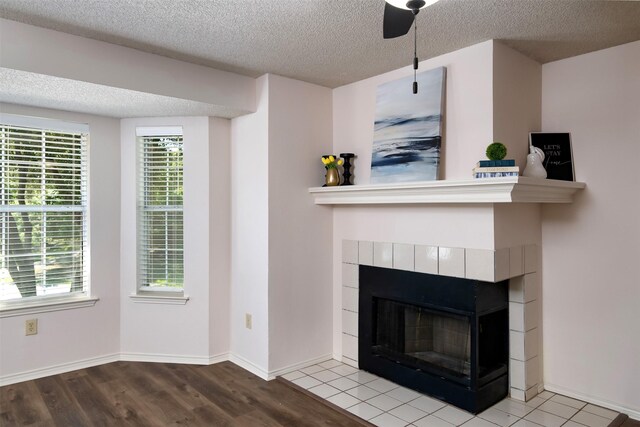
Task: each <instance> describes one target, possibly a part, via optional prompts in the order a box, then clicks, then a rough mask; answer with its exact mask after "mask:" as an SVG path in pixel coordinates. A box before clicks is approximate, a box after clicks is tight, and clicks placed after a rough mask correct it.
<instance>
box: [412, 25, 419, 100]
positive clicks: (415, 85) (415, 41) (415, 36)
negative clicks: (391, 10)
mask: <svg viewBox="0 0 640 427" xmlns="http://www.w3.org/2000/svg"><path fill="white" fill-rule="evenodd" d="M416 18H417V16H416ZM417 70H418V20H417V19H414V20H413V93H414V94H417V93H418V80H417V78H416V73H417Z"/></svg>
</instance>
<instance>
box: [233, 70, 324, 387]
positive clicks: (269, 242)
mask: <svg viewBox="0 0 640 427" xmlns="http://www.w3.org/2000/svg"><path fill="white" fill-rule="evenodd" d="M257 86H258V109H257V112H256V113H254V114H252V115H248V116H244V117H239V118H236V119H233V120H232V125H231V129H232V150H231V152H232V154H231V158H232V166H231V170H232V173H231V174H232V196H231V197H232V218H233V219H232V244H231V245H232V261H231V262H232V290H231V299H232V308H231V353H232V354H231V360H233V361H235V362H236V363H238V364H240V365H241V366H244V367H246V368H248V369H250V370H251V371H252V372H254V373H256V374H257V375H260V376H262V377H263V378H268V377H272V376H273V375H274V374H275V373H277V372H278V371H281V370H283V369H285V368H288V367H291V366H295V365H297V364H300V363H304V362H307V361H309V360H315V359H318V358H326V357H328V356H329V355H330V354H331V280H330V275H328V274H327V271H330V269H331V211H330V210H328V209H323V208H318V207H317V206H315V205H314V204H313V200H312V198H311V197H310V195H309V194H308V192H307V189H308V188H309V187H311V186H315V185H317V184H318V183H320V182H322V179H323V172H322V170H323V169H322V165H321V162H320V157H321V155H322V154H323V153H324V152H326V150H327V149H328V148H327V147H330V146H331V90H330V89H327V88H323V87H320V86H316V85H312V84H308V83H304V82H300V81H296V80H291V79H287V78H283V77H279V76H275V75H265V76H262V77H260V78H259V79H258V84H257ZM245 314H251V315H252V318H253V327H252V329H251V330H249V329H247V328H246V327H245Z"/></svg>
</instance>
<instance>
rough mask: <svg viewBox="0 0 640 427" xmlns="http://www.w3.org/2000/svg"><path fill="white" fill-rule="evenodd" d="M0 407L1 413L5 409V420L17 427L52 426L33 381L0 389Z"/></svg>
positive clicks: (47, 411) (45, 406) (49, 416)
mask: <svg viewBox="0 0 640 427" xmlns="http://www.w3.org/2000/svg"><path fill="white" fill-rule="evenodd" d="M0 405H1V406H2V411H3V412H5V407H6V411H7V414H6V418H7V419H10V420H13V422H16V423H18V425H25V426H27V425H29V426H31V425H53V420H52V418H51V415H50V413H49V410H48V409H47V405H46V404H45V402H44V400H43V398H42V396H41V395H40V392H39V390H38V388H37V387H36V385H35V384H34V383H33V381H27V382H23V383H18V384H13V385H10V386H7V387H2V388H0ZM4 417H5V416H3V418H4Z"/></svg>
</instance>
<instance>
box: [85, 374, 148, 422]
mask: <svg viewBox="0 0 640 427" xmlns="http://www.w3.org/2000/svg"><path fill="white" fill-rule="evenodd" d="M96 387H97V388H98V389H99V390H100V391H101V392H102V394H103V395H104V396H105V398H106V399H107V401H108V403H109V404H110V405H111V407H112V408H113V411H114V415H115V417H116V418H117V419H119V420H121V422H122V423H123V424H126V425H133V426H155V425H159V424H160V420H159V419H158V418H157V417H156V416H155V414H154V412H153V410H152V409H151V408H149V407H148V405H147V404H146V402H145V399H144V396H141V395H139V394H138V393H137V392H136V391H135V389H134V387H133V386H132V385H131V384H129V383H127V382H126V381H125V380H122V379H113V380H111V381H107V382H103V383H97V384H96ZM145 395H146V394H145Z"/></svg>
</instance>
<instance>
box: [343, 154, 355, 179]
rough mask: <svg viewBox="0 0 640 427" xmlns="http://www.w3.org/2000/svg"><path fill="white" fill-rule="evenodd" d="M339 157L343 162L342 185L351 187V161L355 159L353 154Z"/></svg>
mask: <svg viewBox="0 0 640 427" xmlns="http://www.w3.org/2000/svg"><path fill="white" fill-rule="evenodd" d="M340 157H342V159H343V160H344V165H343V166H342V167H343V172H342V185H353V182H351V177H352V176H353V175H352V174H351V159H353V158H354V157H355V154H353V153H340Z"/></svg>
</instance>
